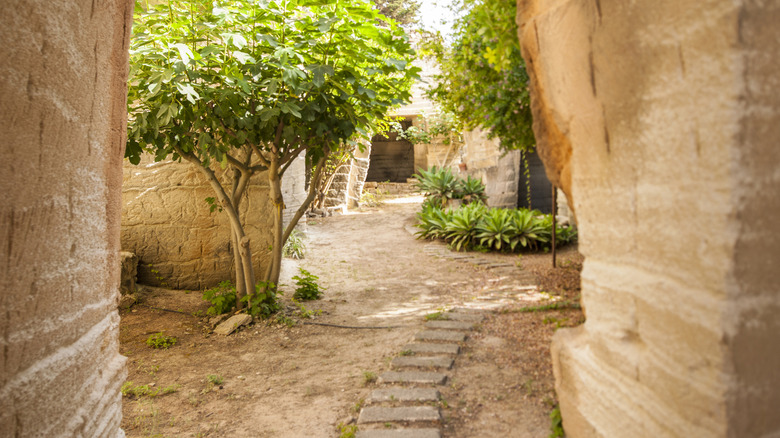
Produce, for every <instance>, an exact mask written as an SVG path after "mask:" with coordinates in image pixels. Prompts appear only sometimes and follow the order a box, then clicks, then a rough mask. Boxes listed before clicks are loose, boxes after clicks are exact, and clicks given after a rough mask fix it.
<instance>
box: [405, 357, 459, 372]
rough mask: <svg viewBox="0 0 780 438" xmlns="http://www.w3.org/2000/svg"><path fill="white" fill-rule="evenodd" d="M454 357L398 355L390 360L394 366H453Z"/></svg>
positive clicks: (448, 367) (446, 367) (447, 367)
mask: <svg viewBox="0 0 780 438" xmlns="http://www.w3.org/2000/svg"><path fill="white" fill-rule="evenodd" d="M453 362H454V359H452V358H451V357H444V356H434V357H420V356H401V357H396V358H394V359H393V361H392V362H390V366H392V367H393V368H402V367H420V368H429V367H433V368H445V369H450V368H452V363H453Z"/></svg>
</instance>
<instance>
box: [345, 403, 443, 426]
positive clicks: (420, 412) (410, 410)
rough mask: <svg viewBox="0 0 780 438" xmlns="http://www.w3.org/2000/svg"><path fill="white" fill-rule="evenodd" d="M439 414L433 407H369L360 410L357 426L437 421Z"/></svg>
mask: <svg viewBox="0 0 780 438" xmlns="http://www.w3.org/2000/svg"><path fill="white" fill-rule="evenodd" d="M439 420H441V414H440V413H439V409H438V408H435V407H433V406H404V407H399V408H386V407H381V406H369V407H366V408H363V409H361V410H360V416H359V417H358V421H357V422H358V424H365V423H388V422H393V421H409V422H413V421H439Z"/></svg>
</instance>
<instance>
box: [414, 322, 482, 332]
mask: <svg viewBox="0 0 780 438" xmlns="http://www.w3.org/2000/svg"><path fill="white" fill-rule="evenodd" d="M425 328H429V329H440V330H471V329H472V328H474V324H473V323H471V322H465V321H428V322H426V323H425Z"/></svg>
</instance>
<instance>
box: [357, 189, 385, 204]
mask: <svg viewBox="0 0 780 438" xmlns="http://www.w3.org/2000/svg"><path fill="white" fill-rule="evenodd" d="M384 203H385V200H384V196H382V194H380V193H371V192H368V191H364V192H363V194H361V195H360V205H362V206H365V207H379V206H380V205H383V204H384Z"/></svg>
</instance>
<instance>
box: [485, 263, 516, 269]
mask: <svg viewBox="0 0 780 438" xmlns="http://www.w3.org/2000/svg"><path fill="white" fill-rule="evenodd" d="M511 267H512V265H510V264H509V263H491V264H489V265H485V269H495V268H511Z"/></svg>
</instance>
